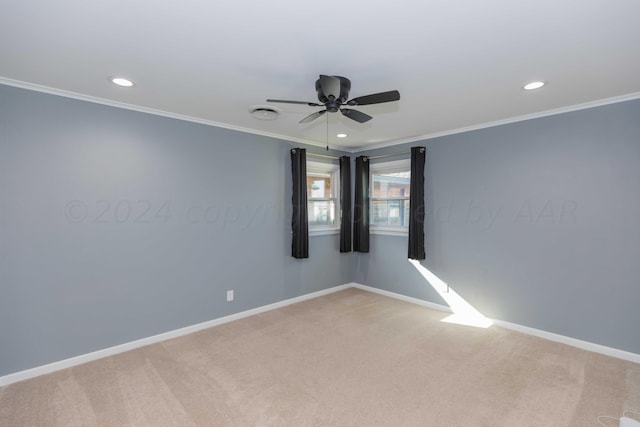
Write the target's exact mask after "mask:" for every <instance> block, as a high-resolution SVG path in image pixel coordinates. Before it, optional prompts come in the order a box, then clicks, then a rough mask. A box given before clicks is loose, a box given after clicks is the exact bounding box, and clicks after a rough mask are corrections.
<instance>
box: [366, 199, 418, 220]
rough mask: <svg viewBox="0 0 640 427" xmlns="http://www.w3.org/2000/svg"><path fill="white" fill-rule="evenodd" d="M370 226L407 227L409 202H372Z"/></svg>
mask: <svg viewBox="0 0 640 427" xmlns="http://www.w3.org/2000/svg"><path fill="white" fill-rule="evenodd" d="M372 208H373V209H372V215H371V225H386V226H394V227H408V226H409V200H373V201H372Z"/></svg>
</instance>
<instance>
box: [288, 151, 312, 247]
mask: <svg viewBox="0 0 640 427" xmlns="http://www.w3.org/2000/svg"><path fill="white" fill-rule="evenodd" d="M291 173H292V177H293V195H292V196H291V202H292V205H293V216H292V218H291V256H292V257H294V258H309V222H308V214H307V151H306V150H305V149H304V148H293V149H292V150H291Z"/></svg>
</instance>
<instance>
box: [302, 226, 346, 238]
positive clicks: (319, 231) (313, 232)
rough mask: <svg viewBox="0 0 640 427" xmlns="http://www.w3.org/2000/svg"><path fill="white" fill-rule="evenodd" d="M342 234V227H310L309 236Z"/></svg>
mask: <svg viewBox="0 0 640 427" xmlns="http://www.w3.org/2000/svg"><path fill="white" fill-rule="evenodd" d="M329 234H340V227H313V228H311V227H309V237H314V236H326V235H329Z"/></svg>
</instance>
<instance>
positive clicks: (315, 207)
mask: <svg viewBox="0 0 640 427" xmlns="http://www.w3.org/2000/svg"><path fill="white" fill-rule="evenodd" d="M307 207H308V210H309V212H308V215H309V225H335V223H336V218H335V211H336V209H335V202H334V201H333V200H309V201H308V202H307Z"/></svg>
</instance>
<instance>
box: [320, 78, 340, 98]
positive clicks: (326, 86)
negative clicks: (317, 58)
mask: <svg viewBox="0 0 640 427" xmlns="http://www.w3.org/2000/svg"><path fill="white" fill-rule="evenodd" d="M320 88H321V89H322V93H323V94H324V96H326V97H327V98H328V99H329V101H333V100H334V99H338V98H340V79H339V78H337V77H332V76H325V75H320Z"/></svg>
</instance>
